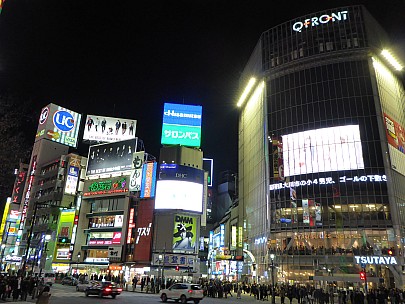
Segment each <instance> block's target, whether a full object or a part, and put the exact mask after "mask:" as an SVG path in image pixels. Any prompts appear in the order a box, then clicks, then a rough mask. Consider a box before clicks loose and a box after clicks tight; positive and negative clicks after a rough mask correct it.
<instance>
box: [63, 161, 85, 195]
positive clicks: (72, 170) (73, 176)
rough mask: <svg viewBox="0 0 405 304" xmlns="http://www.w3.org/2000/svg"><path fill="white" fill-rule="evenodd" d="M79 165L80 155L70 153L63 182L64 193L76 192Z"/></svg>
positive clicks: (73, 193)
mask: <svg viewBox="0 0 405 304" xmlns="http://www.w3.org/2000/svg"><path fill="white" fill-rule="evenodd" d="M80 166H81V157H80V156H76V155H72V156H71V157H70V159H69V167H68V174H67V178H66V184H65V193H67V194H72V195H75V194H76V189H77V183H78V181H79V171H80Z"/></svg>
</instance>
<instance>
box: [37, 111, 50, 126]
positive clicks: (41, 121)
mask: <svg viewBox="0 0 405 304" xmlns="http://www.w3.org/2000/svg"><path fill="white" fill-rule="evenodd" d="M48 115H49V108H48V107H46V108H43V109H42V112H41V115H40V116H39V124H40V125H43V124H44V123H45V122H46V119H47V118H48Z"/></svg>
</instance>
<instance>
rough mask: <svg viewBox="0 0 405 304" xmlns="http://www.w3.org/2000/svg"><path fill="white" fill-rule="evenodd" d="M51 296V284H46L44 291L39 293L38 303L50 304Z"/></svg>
mask: <svg viewBox="0 0 405 304" xmlns="http://www.w3.org/2000/svg"><path fill="white" fill-rule="evenodd" d="M50 297H51V289H50V288H49V286H45V287H44V289H43V290H42V292H41V293H40V294H39V296H38V299H37V302H36V304H48V303H49V298H50Z"/></svg>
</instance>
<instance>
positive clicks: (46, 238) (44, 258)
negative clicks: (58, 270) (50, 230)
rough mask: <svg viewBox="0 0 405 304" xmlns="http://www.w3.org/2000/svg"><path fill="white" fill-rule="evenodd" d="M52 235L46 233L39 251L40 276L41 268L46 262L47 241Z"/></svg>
mask: <svg viewBox="0 0 405 304" xmlns="http://www.w3.org/2000/svg"><path fill="white" fill-rule="evenodd" d="M51 238H52V235H50V234H47V235H45V242H44V246H43V250H42V253H41V261H40V262H39V264H40V268H39V277H41V274H42V268H46V267H45V264H46V258H47V255H48V254H47V252H48V242H49V241H50V240H51Z"/></svg>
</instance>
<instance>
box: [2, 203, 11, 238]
mask: <svg viewBox="0 0 405 304" xmlns="http://www.w3.org/2000/svg"><path fill="white" fill-rule="evenodd" d="M10 203H11V197H7V202H6V205H5V206H4V212H3V219H2V220H1V227H0V240H2V239H3V232H4V227H6V220H7V216H8V209H10Z"/></svg>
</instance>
